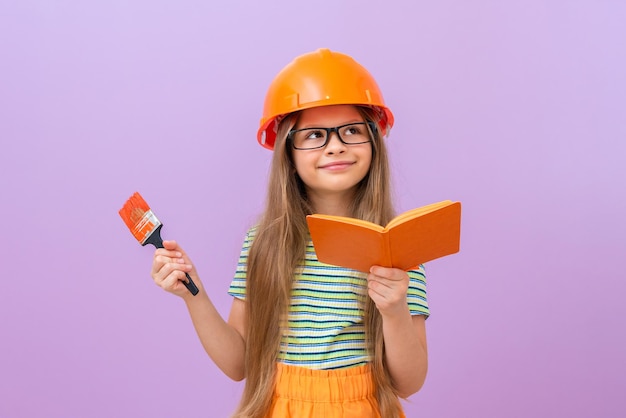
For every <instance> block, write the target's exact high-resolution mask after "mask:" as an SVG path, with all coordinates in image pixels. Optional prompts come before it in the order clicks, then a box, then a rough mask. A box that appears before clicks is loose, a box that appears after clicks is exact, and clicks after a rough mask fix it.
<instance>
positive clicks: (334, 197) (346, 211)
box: [307, 190, 353, 216]
mask: <svg viewBox="0 0 626 418" xmlns="http://www.w3.org/2000/svg"><path fill="white" fill-rule="evenodd" d="M307 195H308V198H309V202H310V203H311V206H312V207H313V210H314V212H315V213H320V214H323V215H333V216H351V213H350V204H351V203H352V199H353V194H352V193H346V192H341V193H315V192H312V191H310V190H309V191H307Z"/></svg>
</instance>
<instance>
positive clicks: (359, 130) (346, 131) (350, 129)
mask: <svg viewBox="0 0 626 418" xmlns="http://www.w3.org/2000/svg"><path fill="white" fill-rule="evenodd" d="M341 134H342V135H346V136H349V135H363V127H362V126H361V125H348V126H346V127H345V128H343V132H342V133H341Z"/></svg>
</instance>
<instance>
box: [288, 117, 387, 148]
mask: <svg viewBox="0 0 626 418" xmlns="http://www.w3.org/2000/svg"><path fill="white" fill-rule="evenodd" d="M368 127H369V129H368ZM370 130H371V131H375V130H376V124H375V123H374V122H355V123H348V124H346V125H341V126H336V127H334V128H305V129H293V130H291V131H289V134H287V139H288V140H290V141H291V144H292V146H293V147H294V148H295V149H316V148H323V147H325V146H326V144H328V141H329V140H330V134H331V133H333V132H335V133H337V137H338V138H339V140H340V141H341V142H342V143H344V144H346V145H355V144H365V143H366V142H370V141H371V140H372V137H371V135H370Z"/></svg>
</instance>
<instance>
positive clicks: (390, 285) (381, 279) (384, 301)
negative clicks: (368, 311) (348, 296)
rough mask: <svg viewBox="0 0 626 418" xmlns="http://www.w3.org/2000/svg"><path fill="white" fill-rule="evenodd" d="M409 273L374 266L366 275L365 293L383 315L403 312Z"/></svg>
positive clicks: (405, 309) (406, 307) (407, 308)
mask: <svg viewBox="0 0 626 418" xmlns="http://www.w3.org/2000/svg"><path fill="white" fill-rule="evenodd" d="M408 289H409V275H408V274H407V273H406V271H404V270H400V269H396V268H391V267H380V266H374V267H372V268H371V269H370V272H369V274H368V275H367V293H368V294H369V296H370V298H372V300H373V301H374V303H375V304H376V308H378V310H379V311H380V314H381V315H383V316H392V315H398V314H405V313H407V312H408V310H409V307H408V304H407V299H406V294H407V291H408Z"/></svg>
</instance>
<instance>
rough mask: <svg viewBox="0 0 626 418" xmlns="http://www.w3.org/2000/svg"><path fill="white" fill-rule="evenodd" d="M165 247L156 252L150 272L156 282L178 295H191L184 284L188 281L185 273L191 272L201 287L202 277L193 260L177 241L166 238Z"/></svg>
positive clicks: (190, 274) (195, 281) (197, 284)
mask: <svg viewBox="0 0 626 418" xmlns="http://www.w3.org/2000/svg"><path fill="white" fill-rule="evenodd" d="M163 247H164V248H158V249H157V250H156V251H155V252H154V259H153V261H152V271H151V273H150V275H151V276H152V279H153V280H154V283H156V284H157V286H159V287H161V288H162V289H164V290H166V291H168V292H170V293H173V294H175V295H177V296H181V297H183V296H187V295H189V296H191V293H190V292H189V290H187V288H186V287H185V284H184V282H187V277H185V273H189V276H191V277H192V278H193V281H194V283H195V284H196V286H198V288H199V289H201V284H200V279H199V278H198V274H197V273H196V270H195V269H194V268H193V265H192V264H191V260H190V259H189V257H188V256H187V254H186V253H185V252H184V251H183V249H182V248H181V247H180V246H179V245H178V244H177V243H176V241H165V240H164V241H163Z"/></svg>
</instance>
